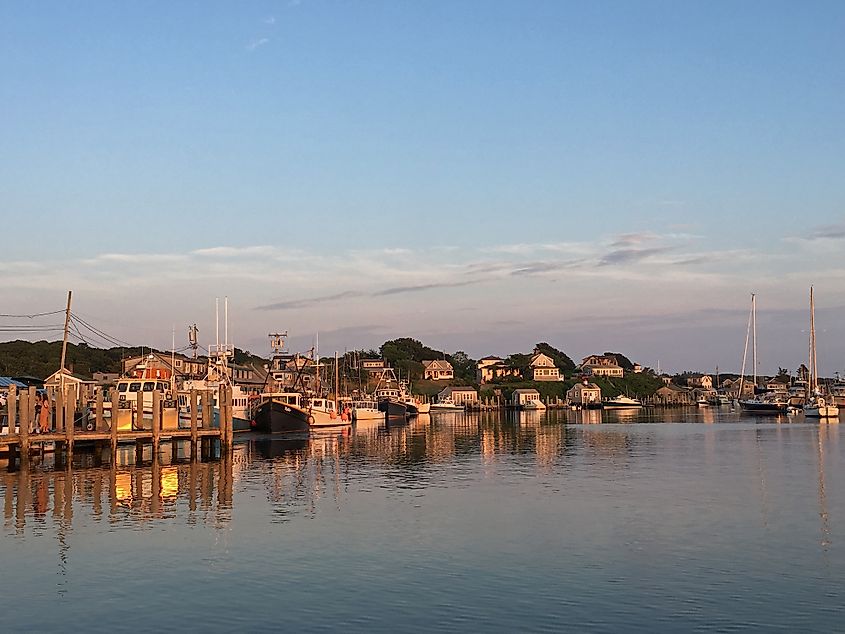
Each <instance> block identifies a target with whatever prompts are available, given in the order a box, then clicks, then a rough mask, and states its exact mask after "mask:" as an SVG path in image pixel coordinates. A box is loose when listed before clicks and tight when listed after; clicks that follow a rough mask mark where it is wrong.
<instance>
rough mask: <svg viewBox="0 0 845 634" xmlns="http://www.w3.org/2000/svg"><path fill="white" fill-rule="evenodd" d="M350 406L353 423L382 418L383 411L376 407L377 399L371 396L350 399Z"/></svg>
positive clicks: (380, 419)
mask: <svg viewBox="0 0 845 634" xmlns="http://www.w3.org/2000/svg"><path fill="white" fill-rule="evenodd" d="M350 407H351V408H352V422H354V423H357V422H365V421H383V420H384V412H382V411H381V410H380V409H379V408H378V401H377V400H376V399H375V398H373V397H368V396H364V397H361V398H353V399H352V400H351V401H350Z"/></svg>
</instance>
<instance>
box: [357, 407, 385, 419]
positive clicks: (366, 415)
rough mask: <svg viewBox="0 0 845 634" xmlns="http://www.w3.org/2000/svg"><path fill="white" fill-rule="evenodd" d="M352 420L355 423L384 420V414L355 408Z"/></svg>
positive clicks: (374, 410)
mask: <svg viewBox="0 0 845 634" xmlns="http://www.w3.org/2000/svg"><path fill="white" fill-rule="evenodd" d="M352 418H353V419H354V420H355V422H358V421H364V420H384V412H380V411H379V410H377V409H369V408H355V409H353V410H352Z"/></svg>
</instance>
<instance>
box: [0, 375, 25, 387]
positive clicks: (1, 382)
mask: <svg viewBox="0 0 845 634" xmlns="http://www.w3.org/2000/svg"><path fill="white" fill-rule="evenodd" d="M13 385H14V386H15V387H17V388H26V387H27V385H26V383H21V382H20V381H16V380H15V379H13V378H12V377H10V376H0V387H11V386H13Z"/></svg>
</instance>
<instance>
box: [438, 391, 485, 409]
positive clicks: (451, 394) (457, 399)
mask: <svg viewBox="0 0 845 634" xmlns="http://www.w3.org/2000/svg"><path fill="white" fill-rule="evenodd" d="M445 399H452V402H453V403H454V404H455V405H466V404H468V403H477V402H478V392H476V391H475V389H474V388H471V387H447V388H443V389H442V390H441V391H440V392H439V393H438V394H437V401H438V402H440V403H442V402H443V401H444V400H445Z"/></svg>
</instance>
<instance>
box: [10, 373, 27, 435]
mask: <svg viewBox="0 0 845 634" xmlns="http://www.w3.org/2000/svg"><path fill="white" fill-rule="evenodd" d="M6 397H7V398H6V408H7V412H8V415H7V416H6V421H7V422H8V423H9V435H10V436H12V435H13V434H14V433H15V426H16V425H17V419H18V417H17V412H18V386H17V385H14V384H12V385H10V386H9V392H8V393H7V394H6ZM21 427H23V424H21ZM21 431H23V429H21Z"/></svg>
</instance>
